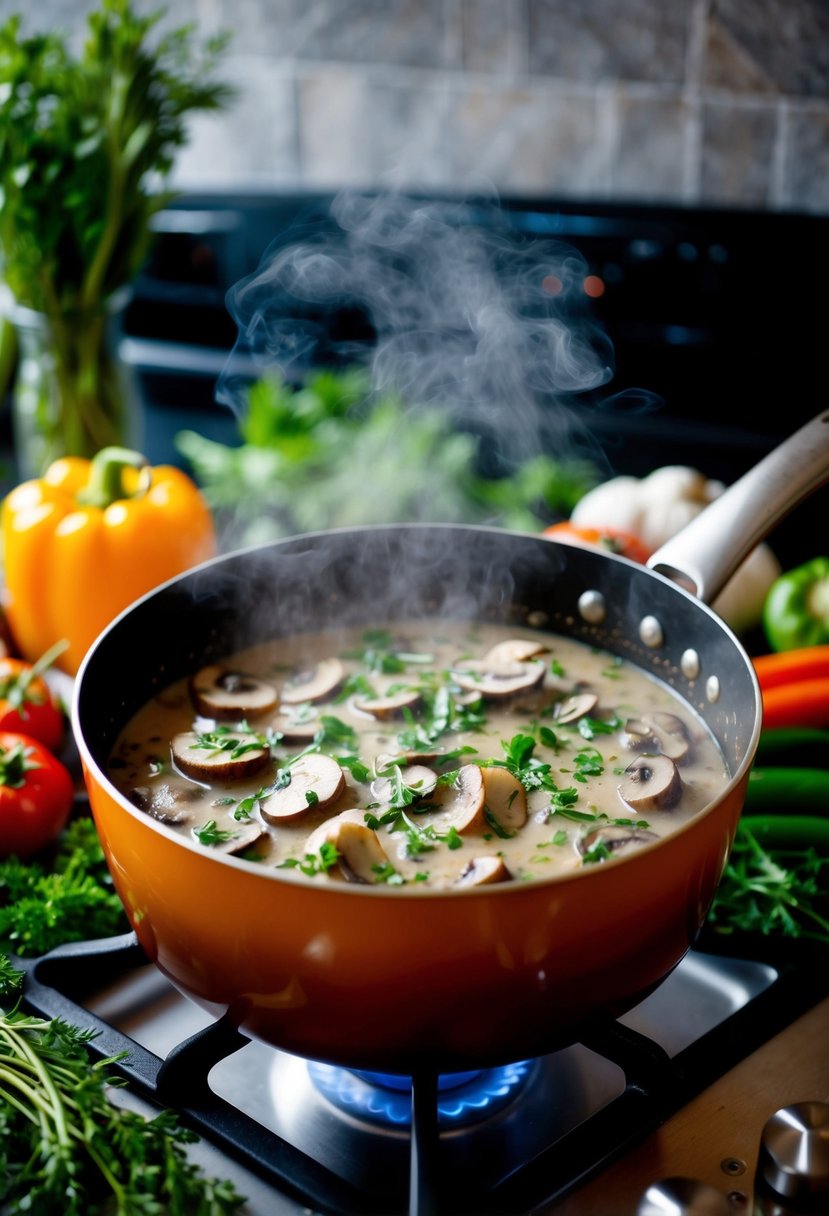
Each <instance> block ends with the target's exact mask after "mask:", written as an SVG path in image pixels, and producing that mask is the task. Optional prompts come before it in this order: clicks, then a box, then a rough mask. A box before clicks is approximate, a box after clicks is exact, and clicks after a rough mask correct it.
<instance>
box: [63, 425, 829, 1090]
mask: <svg viewBox="0 0 829 1216" xmlns="http://www.w3.org/2000/svg"><path fill="white" fill-rule="evenodd" d="M827 480H829V413H824V414H822V415H820V416H819V417H818V418H815V419H813V420H812V421H811V422H810V423H808V424H807V425H806V426H805V427H803V428H802V429H801V430H800V431H798V432H797V434H796V435H794V436H792V437H791V438H790V439H788V440H787V441H785V443H783V444H782V445H781V446H780V447H779V448H778V449H776V451H775V452H773V453H772V454H771V455H770V456H768V457H766V458H765V460H763V461H762V462H761V463H760V464H759V465H757V466H756V467H755V468H754V469H753V470H752V471H751V472H750V473H748V474H747V475H746V476H745V477H744V478H742V479H741V480H740V481H738V482H736V483H735V484H734V485H733V486H732V487H730V489H729V490H727V491H726V493H725V494H724V495H723V496H722V497H721V498H720V499H718V500H717V501H716V502H715V503H714V504H712V506H710V507H709V508H707V509H706V511H705V512H704V514H702V515H700V516H698V517H697V519H696V520H694V521H693V522H692V523H691V524H690V525H689V526H688V527H687V528H686V529H684V531H683V533H682V534H680V535H678V536H677V537H675V538H674V539H673V540H671V541H670V542H669V543H668V544H667V545H665V546H664V547H663V548H662V549H661V550H659V551H658V552H657V553H656V554H654V556H653V557H652V558H651V561H650V563H649V564H650V566H651V568H650V569H648V568H646V567H644V566H638V565H636V564H634V563H632V562H630V561H628V560H627V559H625V558H623V557H617V556H614V555H611V554H603V553H599V552H595V551H591V550H587V549H580V548H575V547H573V546H571V545H567V544H562V543H557V542H555V541H553V540H548V539H546V538H543V537H539V536H535V535H528V534H524V533H516V532H509V531H505V530H500V529H495V528H486V527H462V526H453V525H417V524H411V525H400V526H391V527H387V526H382V527H368V528H360V529H355V530H334V531H330V532H324V533H317V534H312V535H303V536H296V537H293V538H291V539H288V540H284V541H279V542H276V543H273V544H270V545H266V546H264V547H257V548H250V549H245V550H241V551H238V552H235V553H231V554H229V555H227V556H224V557H220V558H217V559H214V560H212V561H209V562H207V563H205V564H203V565H201V566H199V567H197V568H195V569H194V570H192V571H190V572H189V573H187V574H185V575H183V576H181V577H178V578H176V579H173V580H172V581H170V582H168V583H166V584H164V585H163V586H162V587H161V588H159V589H157V590H156V591H154V592H151V593H150V594H149V595H147V596H145V597H143V598H142V599H140V600H138V601H137V602H136V603H135V604H133V605H132V606H131V607H130V608H128V609H127V610H126V611H125V612H124V613H122V614H121V616H120V617H118V618H117V619H116V621H115V622H114V623H113V624H112V625H111V626H110V627H109V628H108V629H107V630H106V631H105V632H104V633H103V634H102V635H101V636H100V637H99V638H98V640H97V641H96V643H95V644H94V645H93V647H92V649H91V650H90V652H89V653H88V655H87V657H86V659H85V661H84V663H83V665H82V667H81V670H80V672H79V674H78V677H77V680H76V683H75V691H74V700H73V709H72V716H73V728H74V732H75V735H76V739H77V744H78V748H79V751H80V755H81V759H82V762H83V766H84V772H85V779H86V783H87V787H88V792H89V799H90V803H91V807H92V813H93V815H94V818H95V822H96V824H97V828H98V832H99V834H100V838H101V842H102V845H103V848H104V851H105V853H106V857H107V861H108V864H109V867H110V870H111V873H112V877H113V880H114V883H115V886H116V888H117V890H118V893H119V895H120V897H121V899H122V901H123V903H124V907H125V909H126V912H127V915H128V917H129V919H130V922H131V924H132V926H133V927H134V929H135V932H136V934H137V936H138V939H139V941H140V943H141V945H142V947H143V948H144V950H145V952H146V954H147V956H148V957H149V958H150V959H151V960H152V961H153V962H154V963H155V964H156V965H157V966H158V967H159V968H160V969H161V971H162V972H163V973H164V974H165V975H166V976H167V977H168V978H169V979H170V980H171V981H172V983H173V984H174V985H175V986H176V987H177V988H179V989H180V990H181V991H182V992H183V993H185V994H187V995H188V996H189V997H191V998H192V999H193V1000H195V1001H196V1002H198V1003H199V1004H200V1005H202V1006H204V1007H205V1008H207V1009H209V1010H211V1011H212V1012H213V1013H214V1014H215V1015H216V1016H222V1015H226V1017H227V1018H228V1019H229V1020H230V1021H231V1022H232V1023H233V1024H234V1025H237V1026H238V1027H239V1028H240V1029H241V1030H242V1031H244V1032H245V1033H247V1034H249V1035H252V1036H254V1037H259V1038H261V1039H263V1040H265V1041H267V1042H269V1043H272V1044H274V1045H276V1046H279V1047H281V1048H283V1049H285V1050H287V1051H289V1052H293V1053H296V1054H300V1055H303V1056H307V1057H311V1058H316V1059H320V1060H325V1061H329V1062H332V1063H339V1064H343V1065H346V1066H348V1067H353V1068H363V1069H382V1070H384V1071H387V1072H397V1073H411V1072H412V1071H413V1070H414V1069H415V1068H416V1067H417V1065H418V1062H421V1061H422V1062H425V1061H428V1062H429V1064H430V1065H431V1066H432V1067H437V1068H439V1069H440V1070H441V1071H454V1070H462V1069H465V1068H467V1067H470V1066H474V1067H479V1066H486V1065H492V1064H496V1063H501V1062H507V1061H510V1060H514V1059H518V1058H525V1057H528V1056H534V1055H538V1054H542V1053H545V1052H547V1051H550V1050H553V1049H555V1048H557V1047H559V1046H561V1045H563V1044H564V1043H566V1042H568V1041H570V1039H571V1038H572V1036H573V1034H574V1033H575V1031H576V1028H577V1027H578V1025H579V1024H580V1023H581V1022H583V1020H584V1019H590V1018H594V1017H599V1016H601V1015H604V1014H610V1015H613V1016H618V1015H619V1014H620V1013H622V1012H624V1011H625V1010H626V1009H628V1008H630V1007H631V1006H633V1005H634V1004H636V1003H638V1002H639V1001H640V1000H641V999H642V998H643V996H644V995H646V994H647V993H648V992H649V991H650V990H652V989H653V988H654V987H655V986H656V985H657V984H659V983H660V982H661V981H662V980H663V979H664V978H665V977H666V976H667V975H668V974H669V973H670V972H671V971H672V969H673V968H674V967H675V966H676V965H677V963H678V962H679V961H680V960H681V959H682V957H683V955H684V954H685V953H686V951H687V950H688V949H689V947H690V946H691V945H692V943H693V942H694V939H695V936H696V935H697V933H698V931H699V928H700V926H701V924H702V922H703V920H704V918H705V915H706V913H707V910H708V908H709V906H710V904H711V901H712V899H713V896H714V893H715V891H716V888H717V885H718V882H719V880H720V878H721V875H722V872H723V867H724V865H725V863H726V860H727V857H728V853H729V849H730V846H731V843H732V841H733V837H734V832H735V829H736V825H737V821H738V818H739V815H740V811H741V807H742V803H743V798H744V794H745V789H746V783H747V781H748V774H749V769H750V766H751V763H752V760H753V757H754V753H755V749H756V745H757V740H758V736H759V732H760V727H761V710H762V702H761V699H760V693H759V689H758V685H757V681H756V678H755V675H754V671H753V668H752V664H751V661H750V659H749V658H748V656H747V655H746V653H745V651H744V649H743V647H742V646H741V644H740V643H739V641H738V640H737V639H736V637H735V636H734V635H733V633H732V632H731V631H730V630H729V628H728V627H727V626H726V625H725V624H724V623H723V622H722V621H721V620H720V619H719V618H718V617H717V616H716V615H715V614H714V613H713V612H712V611H711V610H710V609H709V608H708V607H707V606H706V604H705V603H704V602H702V601H703V600H708V599H712V598H714V596H716V594H717V593H718V591H719V590H720V589H721V587H722V585H723V584H724V582H725V581H726V580H727V578H728V576H729V575H730V574H731V573H732V572H733V571H734V569H735V568H736V567H737V565H738V564H739V562H740V561H741V560H742V558H743V557H744V556H745V555H746V553H747V552H748V551H749V550H750V549H751V548H752V547H753V546H754V545H755V544H756V543H757V542H758V541H759V540H760V539H761V538H762V537H763V536H764V535H766V534H767V533H768V532H769V531H770V530H771V529H772V528H773V526H774V524H775V523H776V522H777V521H778V520H779V519H780V518H781V517H782V516H783V515H784V514H786V513H787V511H789V510H791V509H792V508H793V507H794V506H795V505H796V504H797V503H798V502H799V501H801V500H802V499H803V498H804V497H805V496H806V495H807V494H809V493H811V492H813V491H814V490H815V489H817V488H818V487H819V486H820V485H822V484H824V483H825V482H826V481H827ZM668 575H670V577H668ZM678 580H680V581H682V582H683V583H685V584H686V585H687V586H690V587H692V588H693V590H694V591H695V592H696V593H697V594H692V592H691V591H690V590H688V589H686V587H682V586H679V585H678ZM90 594H94V591H92V590H91V591H90ZM418 616H423V617H431V618H435V617H438V618H445V619H450V618H451V619H459V620H464V619H468V620H486V621H495V622H502V623H508V624H510V625H512V626H521V627H527V626H530V627H533V626H541V627H543V628H544V629H545V630H551V631H553V632H558V633H562V634H565V635H569V636H571V637H573V638H576V639H578V640H580V641H582V642H585V643H587V644H589V645H591V646H597V647H602V648H604V649H606V650H607V651H609V652H611V653H613V654H615V655H620V656H622V657H623V658H625V659H627V660H630V661H631V662H633V663H635V664H637V665H638V666H639V667H640V668H642V669H644V670H645V671H646V672H647V673H649V674H651V675H653V676H655V677H658V678H659V679H660V680H662V681H664V682H665V683H666V684H668V685H670V686H671V687H672V688H673V689H674V690H675V691H676V692H677V693H678V694H679V695H680V696H681V697H682V698H683V699H684V701H685V702H687V704H688V705H689V706H690V707H691V708H692V710H693V711H694V712H695V713H696V714H698V715H699V716H700V717H701V718H702V719H703V720H704V721H705V723H707V725H708V727H709V728H710V730H711V731H712V732H713V734H714V736H715V737H716V738H717V740H718V741H719V744H720V746H721V748H722V751H723V754H724V756H725V760H726V764H727V768H728V772H729V774H730V776H729V779H728V782H727V784H726V786H725V788H724V789H723V790H722V792H721V793H720V794H719V795H718V796H717V797H715V798H714V800H713V801H712V802H711V804H710V805H709V806H708V807H707V808H706V809H705V810H704V811H703V812H702V813H700V814H699V815H697V816H696V817H695V818H694V819H693V820H691V821H690V822H689V823H688V824H687V825H686V826H685V827H683V828H681V829H680V830H679V831H677V832H676V833H675V834H673V835H670V836H667V837H665V838H664V839H661V840H659V841H657V842H654V843H651V844H648V845H645V846H643V847H641V848H638V849H636V850H635V851H631V852H630V854H629V855H624V853H622V854H620V855H619V856H618V857H616V858H614V859H613V860H612V861H608V862H606V863H604V864H601V865H593V866H590V867H586V868H585V869H584V871H580V872H576V873H567V874H564V875H561V876H559V877H555V878H552V879H549V880H544V881H533V882H528V883H513V884H511V883H502V884H498V885H492V886H488V887H478V888H469V889H464V890H451V891H446V890H435V891H433V892H425V891H423V890H417V891H413V890H411V889H407V888H405V887H404V888H399V887H397V888H388V887H386V886H377V887H374V886H360V885H354V884H346V883H341V882H339V883H335V882H332V881H325V880H320V879H317V880H315V881H312V880H309V879H307V878H305V877H303V876H301V875H297V874H296V873H295V872H293V871H285V870H276V869H275V868H272V869H268V870H266V869H263V868H257V866H256V865H254V864H251V863H248V862H245V861H243V860H240V859H238V858H235V857H233V856H227V855H215V854H211V853H210V852H209V851H208V850H206V849H205V848H204V847H203V846H202V845H200V844H198V843H196V842H195V841H191V840H189V839H187V838H185V837H183V836H181V835H178V834H176V833H175V832H174V830H173V829H171V828H169V827H167V826H165V825H164V824H162V823H159V822H157V821H156V820H154V819H151V818H150V817H149V816H148V815H146V814H144V813H143V812H141V811H140V810H138V809H137V808H136V807H134V806H133V805H132V803H131V802H130V801H129V800H128V799H127V798H126V797H125V796H124V795H123V794H121V793H119V792H118V791H117V790H116V789H115V787H114V786H113V785H112V783H111V782H110V781H109V780H108V779H107V776H106V775H105V768H106V762H107V757H108V755H109V753H110V751H111V749H112V746H113V744H114V741H115V739H116V736H117V735H118V732H119V731H120V730H121V728H122V727H123V726H124V725H125V724H126V722H127V720H128V719H129V718H130V717H131V715H132V714H133V713H134V712H135V711H136V710H138V709H139V708H140V707H141V706H142V705H143V704H144V703H145V702H147V701H148V700H149V699H150V698H151V697H152V696H154V695H155V694H156V693H158V692H159V691H160V690H162V689H163V688H164V687H165V686H167V685H168V684H169V683H171V682H172V681H174V680H176V679H178V678H180V677H183V676H185V675H187V674H189V673H192V672H194V671H195V670H196V669H197V668H199V667H202V666H204V665H205V664H207V663H210V662H213V661H217V660H219V659H221V658H223V657H225V656H227V655H228V654H229V653H232V652H233V651H235V650H237V649H239V648H241V647H244V646H248V645H252V644H255V643H257V642H261V641H264V640H267V639H268V638H271V637H274V636H291V635H296V634H300V633H302V632H305V631H317V630H320V629H324V628H330V627H332V626H340V625H342V626H345V627H351V626H366V627H368V626H378V625H383V624H389V623H393V622H395V621H400V620H409V619H411V618H413V617H418Z"/></svg>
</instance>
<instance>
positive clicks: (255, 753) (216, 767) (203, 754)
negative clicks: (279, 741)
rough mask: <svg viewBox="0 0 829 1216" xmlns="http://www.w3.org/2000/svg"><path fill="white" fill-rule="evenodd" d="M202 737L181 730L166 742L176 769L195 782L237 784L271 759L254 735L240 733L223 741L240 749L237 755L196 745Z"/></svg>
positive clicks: (223, 749) (220, 748)
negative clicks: (229, 782)
mask: <svg viewBox="0 0 829 1216" xmlns="http://www.w3.org/2000/svg"><path fill="white" fill-rule="evenodd" d="M203 737H204V736H201V735H199V734H197V733H196V731H193V730H185V731H182V732H181V733H180V734H178V735H174V736H173V738H172V739H171V740H170V754H171V755H172V758H173V763H174V764H175V766H176V768H177V769H179V771H180V772H182V773H185V774H186V776H188V777H194V778H195V779H196V780H197V781H239V780H241V779H242V778H245V777H250V776H252V775H253V774H254V773H258V772H259V771H260V770H261V769H263V768H264V767H265V765H266V764H267V763H268V761H269V760H270V758H271V753H270V750H269V749H268V748H267V747H263V746H262V745H261V743H260V741H259V739H258V738H257V736H256V735H251V734H245V733H244V732H243V731H240V732H239V734H238V735H229V736H227V737H226V739H225V740H224V742H226V743H231V742H232V743H234V744H235V745H236V747H237V748H239V749H240V751H239V754H238V755H236V754H234V751H235V749H234V748H233V747H225V746H221V747H215V748H212V747H211V746H210V745H209V744H204V745H203V744H201V743H199V740H200V739H201V738H203ZM241 749H244V750H241Z"/></svg>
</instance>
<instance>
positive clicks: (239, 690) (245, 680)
mask: <svg viewBox="0 0 829 1216" xmlns="http://www.w3.org/2000/svg"><path fill="white" fill-rule="evenodd" d="M190 696H191V698H192V700H193V704H194V705H195V707H196V709H197V710H198V712H199V713H200V714H202V715H203V716H204V717H205V718H219V719H228V718H235V719H241V718H256V717H258V716H259V715H260V714H267V713H271V712H272V711H273V710H274V709H276V706H277V704H278V698H277V695H276V689H275V688H274V687H273V685H271V684H267V683H266V682H265V681H264V680H259V679H257V678H256V677H255V676H251V675H248V674H247V673H246V672H243V671H230V670H229V669H228V668H227V667H222V666H221V664H219V663H214V664H212V665H211V666H210V667H203V668H202V669H201V671H197V672H196V674H195V675H194V676H193V678H192V679H191V680H190Z"/></svg>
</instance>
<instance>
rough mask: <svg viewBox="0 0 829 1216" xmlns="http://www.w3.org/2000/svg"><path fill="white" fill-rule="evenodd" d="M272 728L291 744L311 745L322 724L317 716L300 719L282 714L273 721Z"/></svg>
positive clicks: (288, 714)
mask: <svg viewBox="0 0 829 1216" xmlns="http://www.w3.org/2000/svg"><path fill="white" fill-rule="evenodd" d="M271 726H272V727H273V729H274V730H275V731H277V732H278V733H279V734H280V735H281V736H282V738H283V739H287V740H288V741H289V742H290V743H310V742H311V740H312V739H313V738H314V735H316V733H317V731H318V730H319V729H320V726H321V723H320V720H319V718H318V717H317V716H316V715H314V716H313V717H308V718H299V717H295V716H293V715H291V714H290V713H280V714H277V715H276V717H275V718H274V719H273V721H272V722H271Z"/></svg>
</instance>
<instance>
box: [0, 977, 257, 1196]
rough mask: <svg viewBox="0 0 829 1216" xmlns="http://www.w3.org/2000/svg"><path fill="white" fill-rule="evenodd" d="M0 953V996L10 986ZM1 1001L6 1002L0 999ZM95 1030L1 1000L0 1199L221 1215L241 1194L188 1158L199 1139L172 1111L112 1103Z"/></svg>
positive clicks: (12, 980) (110, 1080) (13, 982)
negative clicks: (149, 1114) (92, 1049)
mask: <svg viewBox="0 0 829 1216" xmlns="http://www.w3.org/2000/svg"><path fill="white" fill-rule="evenodd" d="M18 978H19V977H18V976H17V974H16V973H15V971H14V969H13V968H12V967H11V966H10V964H9V961H8V959H6V958H5V957H4V956H3V955H0V1002H3V1003H5V1004H6V1005H8V998H9V997H11V996H13V994H14V993H15V992H16V990H17V987H18V986H19V985H18ZM4 998H5V999H4ZM92 1037H93V1035H92V1034H91V1033H90V1032H88V1031H84V1030H81V1029H79V1028H77V1027H74V1026H70V1025H69V1024H67V1023H66V1022H63V1021H61V1020H60V1019H57V1018H55V1019H52V1020H50V1021H45V1020H43V1019H41V1018H37V1017H31V1016H28V1015H26V1014H25V1013H23V1012H22V1010H21V1009H20V1006H19V1004H15V1005H13V1006H12V1007H11V1008H10V1009H9V1008H7V1009H4V1008H2V1007H1V1006H0V1204H4V1205H6V1206H4V1207H3V1210H4V1211H6V1210H9V1211H14V1212H24V1211H26V1212H33V1213H37V1216H104V1213H107V1214H108V1216H139V1213H140V1214H143V1216H163V1214H164V1213H170V1214H171V1216H172V1214H173V1213H178V1214H182V1213H184V1212H187V1213H189V1214H191V1216H223V1214H228V1213H233V1212H237V1211H238V1210H239V1209H240V1208H241V1207H242V1205H243V1203H244V1199H243V1197H242V1196H241V1195H239V1194H238V1192H237V1191H236V1189H235V1187H234V1186H233V1185H232V1183H230V1182H227V1181H222V1180H215V1179H212V1178H208V1177H206V1176H204V1175H203V1174H202V1172H201V1171H200V1169H199V1168H198V1166H196V1165H195V1164H194V1163H193V1162H191V1161H190V1160H189V1159H188V1157H187V1152H186V1146H187V1145H188V1144H189V1143H191V1142H193V1141H195V1140H196V1139H197V1137H196V1136H195V1135H194V1134H193V1133H192V1132H190V1131H189V1130H188V1129H186V1128H184V1127H182V1126H181V1125H180V1124H179V1122H178V1120H177V1118H176V1116H175V1115H174V1114H173V1113H172V1112H170V1111H162V1112H161V1113H160V1114H158V1115H157V1116H156V1117H155V1118H154V1119H149V1120H147V1119H144V1118H143V1116H141V1115H139V1114H137V1113H136V1112H134V1111H129V1110H125V1109H123V1108H121V1107H116V1106H114V1105H113V1104H112V1102H111V1101H110V1100H109V1097H108V1093H107V1091H108V1089H109V1088H110V1087H111V1086H114V1085H118V1084H119V1083H120V1081H119V1079H118V1078H117V1077H115V1076H114V1075H113V1074H112V1071H111V1068H110V1065H112V1064H113V1063H114V1062H115V1059H111V1060H102V1061H100V1062H98V1063H95V1064H91V1063H90V1057H89V1052H88V1044H89V1042H90V1040H91V1038H92Z"/></svg>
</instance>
